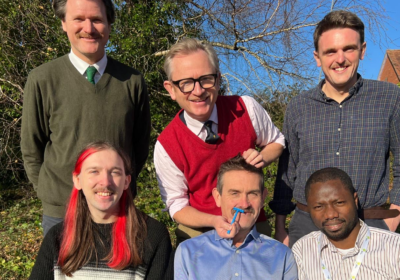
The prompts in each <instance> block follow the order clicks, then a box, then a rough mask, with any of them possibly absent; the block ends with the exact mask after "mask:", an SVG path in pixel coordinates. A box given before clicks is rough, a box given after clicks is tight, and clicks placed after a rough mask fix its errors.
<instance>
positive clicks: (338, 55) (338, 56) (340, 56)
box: [336, 51, 346, 64]
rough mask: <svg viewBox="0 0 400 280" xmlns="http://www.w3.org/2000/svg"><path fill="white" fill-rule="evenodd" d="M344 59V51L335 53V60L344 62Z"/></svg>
mask: <svg viewBox="0 0 400 280" xmlns="http://www.w3.org/2000/svg"><path fill="white" fill-rule="evenodd" d="M345 60H346V57H345V55H344V51H338V52H337V53H336V62H337V63H339V64H341V63H343V62H345Z"/></svg>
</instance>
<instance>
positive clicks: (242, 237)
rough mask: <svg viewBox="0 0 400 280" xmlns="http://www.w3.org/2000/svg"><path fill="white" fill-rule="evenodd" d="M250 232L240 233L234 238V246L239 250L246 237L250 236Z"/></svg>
mask: <svg viewBox="0 0 400 280" xmlns="http://www.w3.org/2000/svg"><path fill="white" fill-rule="evenodd" d="M249 232H250V230H246V231H239V232H238V233H237V234H236V235H235V237H234V238H233V241H232V244H233V245H234V246H235V247H236V248H237V247H240V246H241V245H242V244H243V243H244V240H245V239H246V236H247V235H248V234H249Z"/></svg>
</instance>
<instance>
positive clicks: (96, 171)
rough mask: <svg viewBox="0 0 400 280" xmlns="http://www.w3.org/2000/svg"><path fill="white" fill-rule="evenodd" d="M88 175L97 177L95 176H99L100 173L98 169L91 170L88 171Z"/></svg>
mask: <svg viewBox="0 0 400 280" xmlns="http://www.w3.org/2000/svg"><path fill="white" fill-rule="evenodd" d="M88 173H89V174H93V175H95V174H98V173H99V171H98V170H97V169H89V170H88Z"/></svg>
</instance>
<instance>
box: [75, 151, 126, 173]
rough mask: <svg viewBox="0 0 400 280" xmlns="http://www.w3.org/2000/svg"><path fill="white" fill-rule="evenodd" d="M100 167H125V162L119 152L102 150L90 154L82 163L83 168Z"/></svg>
mask: <svg viewBox="0 0 400 280" xmlns="http://www.w3.org/2000/svg"><path fill="white" fill-rule="evenodd" d="M91 167H99V168H112V167H118V168H121V169H122V170H125V169H124V162H123V160H122V158H121V157H120V156H119V155H118V153H117V152H115V151H113V150H109V149H108V150H102V151H98V152H95V153H93V154H92V155H90V156H89V157H88V158H87V159H86V160H85V161H84V162H83V164H82V169H85V168H91Z"/></svg>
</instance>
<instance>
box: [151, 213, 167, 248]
mask: <svg viewBox="0 0 400 280" xmlns="http://www.w3.org/2000/svg"><path fill="white" fill-rule="evenodd" d="M146 227H147V237H146V241H147V245H148V246H149V248H152V249H154V248H156V247H158V245H159V244H160V243H164V242H166V243H169V244H170V243H171V240H170V238H169V232H168V230H167V228H166V226H165V225H164V224H162V223H160V222H159V221H157V220H156V219H153V218H152V217H149V216H146Z"/></svg>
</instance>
